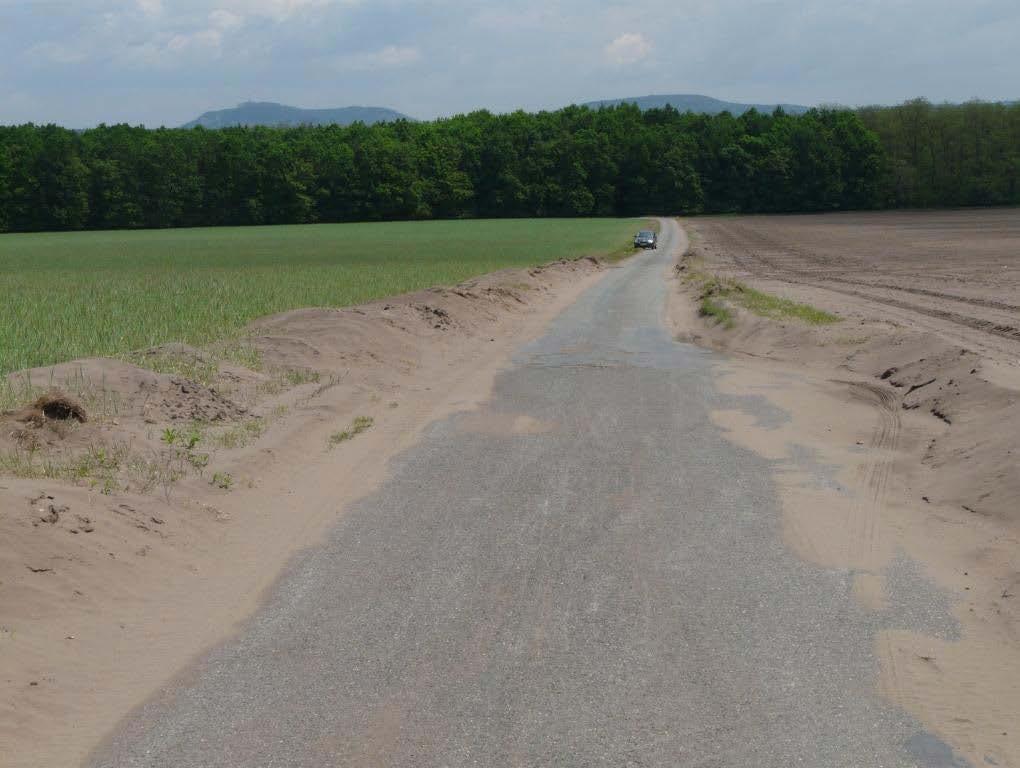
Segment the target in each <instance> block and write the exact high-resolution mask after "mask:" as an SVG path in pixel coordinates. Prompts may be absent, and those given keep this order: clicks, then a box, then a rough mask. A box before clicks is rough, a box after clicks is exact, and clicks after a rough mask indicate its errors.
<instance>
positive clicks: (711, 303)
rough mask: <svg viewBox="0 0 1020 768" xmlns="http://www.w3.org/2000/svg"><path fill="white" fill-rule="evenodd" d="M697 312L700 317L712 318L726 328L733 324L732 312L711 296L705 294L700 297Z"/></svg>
mask: <svg viewBox="0 0 1020 768" xmlns="http://www.w3.org/2000/svg"><path fill="white" fill-rule="evenodd" d="M698 314H699V315H701V316H702V317H710V318H712V319H713V320H715V322H717V323H719V324H720V325H721V326H722V327H723V328H726V329H727V330H729V329H730V328H732V327H733V324H734V318H733V312H731V311H730V309H729V307H727V306H726V305H725V304H723V303H722V302H720V301H718V300H716V299H713V298H712V297H711V296H705V297H703V298H702V299H701V304H700V305H699V306H698Z"/></svg>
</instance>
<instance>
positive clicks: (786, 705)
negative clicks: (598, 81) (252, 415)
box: [90, 221, 998, 768]
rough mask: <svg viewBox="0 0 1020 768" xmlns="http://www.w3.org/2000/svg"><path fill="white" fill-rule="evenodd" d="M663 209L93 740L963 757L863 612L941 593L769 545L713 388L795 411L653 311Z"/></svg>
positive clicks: (438, 759)
mask: <svg viewBox="0 0 1020 768" xmlns="http://www.w3.org/2000/svg"><path fill="white" fill-rule="evenodd" d="M663 227H664V229H663V235H662V239H661V240H662V248H661V249H660V250H659V251H656V252H648V253H645V254H643V255H641V256H639V257H636V258H633V259H631V260H629V261H628V262H626V263H625V265H624V266H622V267H621V268H619V269H617V270H613V271H611V272H610V273H609V274H607V275H606V276H605V277H604V278H603V279H601V280H600V281H599V282H598V283H596V284H595V285H594V286H593V287H591V288H589V289H588V290H587V291H586V292H585V293H584V294H583V295H582V297H581V298H580V299H579V300H578V301H577V302H576V303H574V304H573V305H572V306H571V307H569V309H567V310H566V311H565V312H563V314H561V315H560V316H559V317H558V318H557V319H556V320H555V321H554V323H553V324H552V325H551V326H550V327H549V328H548V331H547V333H546V334H545V335H544V336H543V337H541V338H540V339H538V340H537V341H535V342H533V343H531V344H529V345H527V346H525V347H523V348H522V349H520V350H519V351H518V352H517V354H516V356H515V358H514V360H513V363H512V365H510V366H509V367H508V368H507V369H506V370H505V371H504V372H503V373H502V374H500V376H499V377H498V378H497V380H496V384H495V387H494V390H493V393H492V396H491V398H490V399H489V400H488V401H486V402H485V403H484V404H482V405H481V407H479V408H478V409H476V410H469V411H465V412H461V413H456V414H454V415H452V416H449V417H447V418H445V419H442V420H439V421H437V422H436V423H434V424H433V425H432V426H431V427H430V428H429V429H428V430H427V432H426V434H425V435H424V437H423V438H422V440H421V441H420V442H418V443H417V444H416V445H413V446H411V447H409V448H408V449H407V450H405V451H404V452H403V453H401V454H400V455H399V456H398V457H397V458H396V459H394V460H393V461H392V462H391V464H390V471H389V474H388V477H387V479H386V480H385V482H383V483H382V484H381V485H380V486H379V488H378V490H377V491H376V492H374V493H372V494H371V495H369V496H367V497H366V498H364V499H363V500H362V501H360V502H358V503H357V504H355V505H354V506H353V507H351V508H350V509H348V510H347V511H346V513H345V514H344V515H343V516H342V517H341V518H339V519H338V521H337V523H336V525H335V527H334V528H333V530H332V532H331V533H330V534H329V537H328V540H327V541H326V542H325V543H323V544H321V545H319V546H315V547H312V548H311V549H309V550H308V551H307V552H306V553H304V554H303V555H301V556H299V557H297V558H296V559H294V560H293V561H292V564H291V566H290V568H289V569H288V571H287V573H286V574H285V576H284V577H283V578H282V579H281V580H280V581H279V582H278V583H277V584H276V586H275V587H274V588H273V590H272V592H271V594H270V596H269V599H268V601H267V602H266V604H265V605H264V606H263V607H262V608H261V609H260V610H259V611H258V612H257V614H256V615H255V616H254V617H253V618H252V619H251V620H250V621H248V622H247V623H246V624H244V626H243V627H242V628H241V630H240V631H239V632H238V634H237V635H236V636H235V637H234V638H233V639H231V640H229V641H228V642H226V643H224V644H222V645H220V646H219V647H218V648H216V649H215V650H213V651H212V652H210V653H209V654H207V655H205V656H204V657H203V658H201V659H200V660H198V661H197V662H196V663H195V664H194V665H193V666H192V667H191V668H190V669H189V670H188V671H187V672H185V673H184V674H182V675H181V676H180V677H178V678H177V680H176V682H175V683H174V684H173V685H172V686H169V687H168V688H167V689H165V690H164V691H163V692H162V693H161V694H160V695H159V696H157V697H156V698H154V699H152V700H151V701H150V702H149V703H148V704H146V705H145V706H144V707H142V708H141V709H139V710H137V711H136V712H135V713H134V715H133V716H131V717H130V718H129V719H128V720H127V721H126V722H125V723H123V724H122V726H121V727H120V728H119V729H118V731H117V732H116V733H115V734H114V735H113V736H112V737H111V738H110V740H109V741H108V743H107V744H106V745H105V746H104V747H102V748H101V749H100V750H99V751H98V752H97V753H96V754H95V755H94V756H93V759H92V760H91V763H90V764H91V765H93V766H103V767H106V766H109V767H111V768H112V767H113V766H116V767H117V768H123V767H125V766H153V767H154V766H167V765H173V766H178V767H180V768H185V767H187V766H202V767H203V768H214V767H216V766H241V765H265V766H269V765H286V766H295V767H296V766H315V767H316V768H318V767H319V766H323V765H337V766H340V765H350V766H360V765H387V766H401V765H406V766H468V765H521V766H531V765H557V766H593V765H605V766H621V765H634V766H637V765H642V766H675V765H706V766H707V765H720V766H748V767H750V766H754V767H755V768H766V767H768V766H776V767H777V768H778V767H780V766H782V768H788V766H790V765H797V764H804V765H817V766H822V765H824V766H847V767H850V766H854V767H855V768H856V767H858V766H864V765H868V766H872V765H874V766H878V765H882V766H924V767H925V768H936V767H937V768H945V767H947V766H963V765H968V763H967V762H966V761H964V759H963V758H962V757H960V756H958V755H956V754H954V753H953V751H952V750H951V749H950V747H948V746H947V745H946V744H945V743H944V742H943V741H942V740H940V739H939V738H938V737H937V736H935V735H934V734H933V733H931V732H929V731H928V730H926V729H925V727H924V726H922V725H921V724H920V723H919V722H918V721H917V720H915V719H914V717H913V716H911V715H909V714H907V712H906V711H904V710H903V709H900V708H899V707H898V706H896V705H895V704H893V703H892V702H890V701H889V700H888V699H887V698H883V697H882V696H881V695H880V694H879V691H878V689H877V687H876V683H877V670H878V664H877V661H876V656H875V639H876V636H877V635H878V633H879V632H881V631H883V630H887V629H896V630H903V631H914V632H918V633H924V634H925V635H929V636H934V637H939V638H942V639H944V640H945V641H947V642H950V641H952V639H953V638H955V637H957V636H958V633H959V626H958V622H957V620H956V619H955V618H954V616H953V614H952V612H951V610H950V605H949V601H948V598H947V597H946V596H945V594H944V593H943V592H942V591H940V590H939V589H938V588H937V587H936V586H935V585H934V584H933V582H931V581H930V580H929V578H928V577H927V576H926V575H925V574H924V572H923V570H922V569H921V568H919V567H918V566H917V564H916V563H915V562H914V561H912V560H911V559H910V558H909V557H908V556H906V555H902V556H901V557H900V558H899V559H898V560H897V564H896V567H895V568H892V569H890V571H889V573H888V574H887V577H886V583H885V591H886V595H887V596H888V598H889V599H888V600H887V601H886V607H885V609H884V610H883V611H881V612H876V611H873V610H869V609H867V608H865V607H863V606H862V605H861V603H860V601H859V600H858V599H857V598H856V597H855V582H856V580H855V573H854V572H853V571H852V570H849V569H846V568H830V567H825V566H823V565H820V564H813V563H811V562H809V561H808V560H805V559H801V558H799V557H798V556H797V555H796V554H794V553H793V552H792V551H791V550H790V549H789V548H788V546H787V544H786V542H785V540H784V518H783V509H782V503H781V500H780V498H779V495H778V492H777V488H776V484H775V473H776V472H777V471H778V470H779V465H778V464H777V462H776V460H774V459H770V458H768V457H765V456H762V455H759V454H758V453H756V452H755V451H754V450H751V449H749V448H747V447H743V446H741V445H740V444H739V441H736V440H734V439H732V436H731V435H729V434H728V427H727V426H726V425H723V424H720V423H719V419H718V418H717V416H716V415H715V414H718V413H720V412H726V413H730V414H737V415H738V416H739V417H740V418H742V419H744V420H745V421H746V422H747V423H748V424H750V425H753V426H755V427H756V428H761V429H774V430H782V429H783V428H784V426H785V425H788V424H789V422H790V416H789V414H788V413H787V412H786V411H784V410H783V409H782V408H779V407H776V406H775V405H772V404H770V402H769V401H768V400H767V399H765V398H764V397H762V396H760V395H755V396H747V395H743V394H739V393H735V392H734V391H732V388H731V387H726V386H724V382H723V381H721V379H720V376H721V373H720V370H721V369H720V365H721V364H722V362H723V361H722V360H721V358H719V357H717V356H716V355H714V354H713V353H710V352H707V351H704V350H701V349H699V348H697V347H695V346H692V345H688V344H677V343H675V342H674V340H673V338H672V337H671V335H670V334H669V333H668V332H667V330H666V324H665V322H664V320H665V317H664V315H665V303H666V298H667V290H668V286H669V282H668V280H667V278H668V276H669V274H670V273H671V269H672V266H673V261H674V254H673V249H674V248H682V246H683V235H682V233H681V232H680V230H679V228H678V227H677V226H676V224H675V223H674V222H668V221H664V222H663ZM997 338H998V337H997ZM730 426H732V423H731V424H730ZM807 464H808V466H811V465H810V462H807ZM812 480H813V482H815V483H816V484H817V485H818V486H819V487H826V483H830V482H832V478H831V474H830V473H829V471H828V470H827V469H826V468H825V467H823V466H817V467H814V469H813V475H812ZM320 481H321V482H322V483H329V482H330V478H329V477H328V476H324V477H322V478H321V479H320ZM847 493H849V491H847Z"/></svg>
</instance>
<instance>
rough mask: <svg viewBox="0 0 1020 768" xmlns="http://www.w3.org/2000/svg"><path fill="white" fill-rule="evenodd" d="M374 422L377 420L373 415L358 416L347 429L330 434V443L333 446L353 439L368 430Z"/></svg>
mask: <svg viewBox="0 0 1020 768" xmlns="http://www.w3.org/2000/svg"><path fill="white" fill-rule="evenodd" d="M374 423H375V420H374V419H373V418H372V417H371V416H358V418H356V419H355V420H354V421H352V422H351V425H350V426H349V427H348V428H347V429H345V430H343V431H342V432H334V433H333V434H332V435H330V436H329V444H330V445H331V446H333V445H340V443H345V442H347V441H348V440H353V439H354V438H355V437H357V436H358V435H360V434H361V433H362V432H365V431H367V430H368V429H369V428H370V427H371V426H372V425H373V424H374Z"/></svg>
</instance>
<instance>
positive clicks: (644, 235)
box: [637, 232, 655, 237]
mask: <svg viewBox="0 0 1020 768" xmlns="http://www.w3.org/2000/svg"><path fill="white" fill-rule="evenodd" d="M654 234H655V233H654V232H638V233H637V236H638V237H651V236H652V235H654Z"/></svg>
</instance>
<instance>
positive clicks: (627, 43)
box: [605, 32, 652, 65]
mask: <svg viewBox="0 0 1020 768" xmlns="http://www.w3.org/2000/svg"><path fill="white" fill-rule="evenodd" d="M651 52H652V44H651V42H650V41H649V40H648V39H647V38H646V37H645V36H644V35H642V34H641V33H640V32H624V33H623V34H622V35H620V36H619V37H617V38H616V39H615V40H613V41H612V42H611V43H609V45H607V46H606V47H605V53H606V57H607V58H608V59H609V60H610V61H611V62H613V63H614V64H621V65H622V64H636V63H637V62H639V61H642V60H644V59H646V58H648V54H650V53H651Z"/></svg>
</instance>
